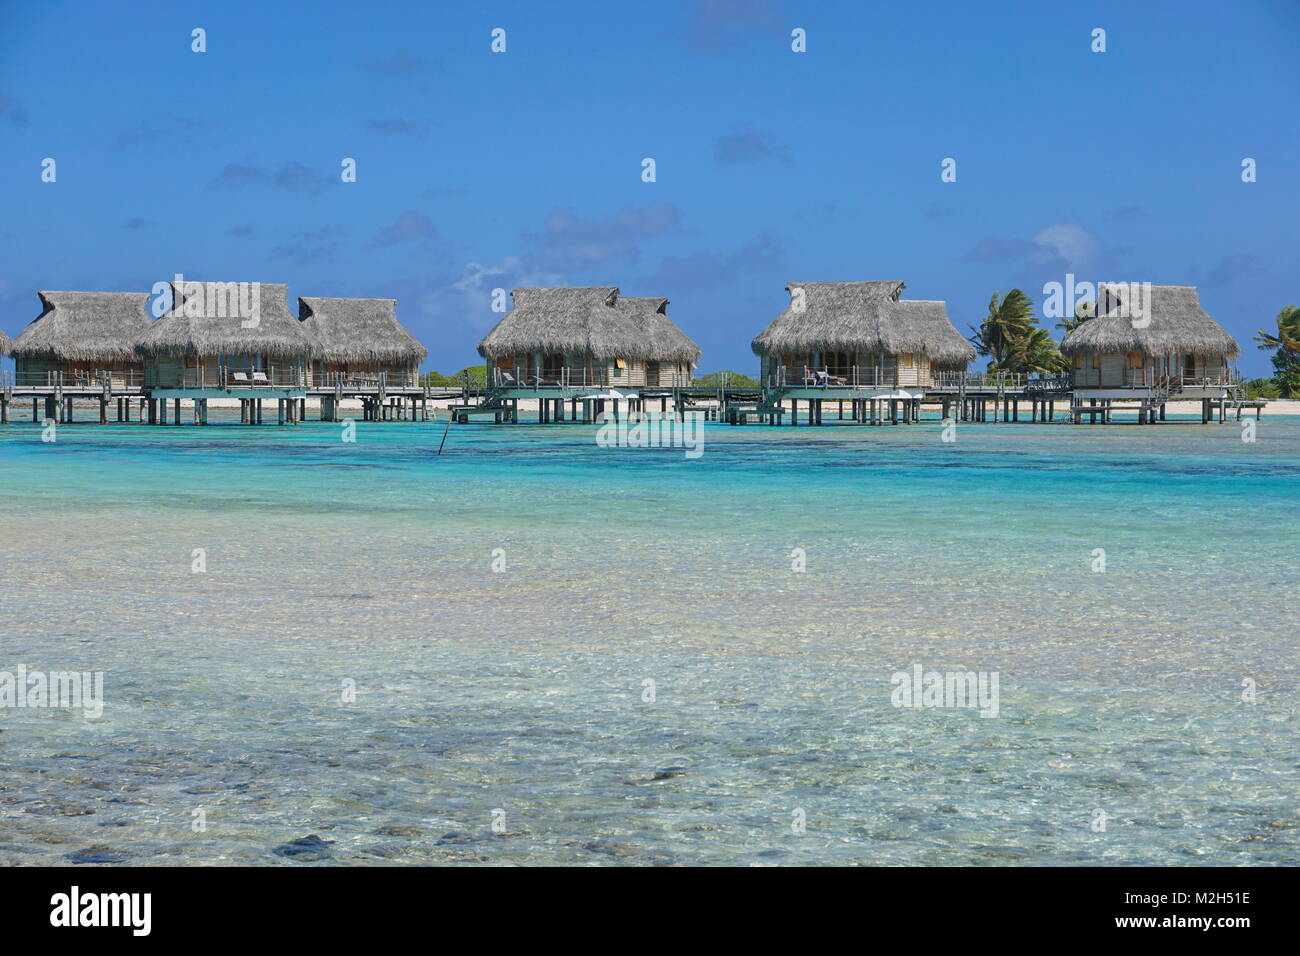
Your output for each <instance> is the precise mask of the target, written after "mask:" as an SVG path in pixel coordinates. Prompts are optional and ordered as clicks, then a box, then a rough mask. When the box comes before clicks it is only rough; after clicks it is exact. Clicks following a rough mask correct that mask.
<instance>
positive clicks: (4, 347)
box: [0, 329, 13, 356]
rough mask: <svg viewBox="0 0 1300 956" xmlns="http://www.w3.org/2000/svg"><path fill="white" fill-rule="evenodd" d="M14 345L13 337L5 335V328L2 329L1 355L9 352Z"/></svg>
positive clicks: (0, 337) (0, 338) (0, 336)
mask: <svg viewBox="0 0 1300 956" xmlns="http://www.w3.org/2000/svg"><path fill="white" fill-rule="evenodd" d="M12 345H13V339H11V338H9V336H7V335H5V333H4V330H3V329H0V356H5V355H8V354H9V349H10V347H11V346H12Z"/></svg>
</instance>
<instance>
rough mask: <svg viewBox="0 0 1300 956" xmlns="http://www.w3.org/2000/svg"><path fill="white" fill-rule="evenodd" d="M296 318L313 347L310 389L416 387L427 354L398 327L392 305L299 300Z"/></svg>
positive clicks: (378, 301) (385, 302)
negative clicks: (314, 349)
mask: <svg viewBox="0 0 1300 956" xmlns="http://www.w3.org/2000/svg"><path fill="white" fill-rule="evenodd" d="M298 318H299V319H300V320H301V321H302V324H303V327H304V329H306V330H307V333H308V335H309V336H310V337H311V338H312V339H313V340H314V341H315V343H316V349H317V351H316V354H315V355H314V356H313V359H312V376H311V378H312V387H313V388H328V387H331V386H333V385H335V384H338V385H342V386H345V387H346V386H357V385H369V384H376V385H377V384H379V383H380V382H381V381H382V383H383V384H384V385H385V386H386V387H388V388H413V387H415V386H417V385H419V378H420V363H421V362H423V361H424V360H425V358H427V357H428V354H429V351H428V349H426V348H425V347H424V346H423V345H421V344H420V343H419V342H417V341H416V340H415V338H414V337H413V336H412V335H411V333H410V332H408V331H406V329H405V328H403V327H402V325H401V323H399V322H398V321H397V300H396V299H325V298H305V297H304V298H300V299H299V300H298Z"/></svg>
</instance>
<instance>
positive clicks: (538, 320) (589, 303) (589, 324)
mask: <svg viewBox="0 0 1300 956" xmlns="http://www.w3.org/2000/svg"><path fill="white" fill-rule="evenodd" d="M511 296H512V297H513V299H514V308H512V309H511V310H510V311H509V312H507V313H506V314H505V316H504V317H503V318H502V319H501V321H500V322H498V323H497V324H496V326H494V327H493V329H492V330H491V331H490V332H488V334H487V335H485V336H484V337H483V341H481V342H480V343H479V345H478V352H479V354H480V355H482V356H483V357H484V358H487V359H493V358H498V357H501V356H510V355H520V354H528V353H531V352H545V353H553V354H565V355H590V356H592V357H593V358H598V359H611V358H626V359H637V360H643V361H661V362H671V361H694V359H693V358H690V357H689V356H690V355H692V354H694V355H695V356H696V357H698V354H699V350H698V349H697V348H695V343H694V342H691V341H690V340H689V339H686V337H685V335H681V330H680V329H677V328H676V326H675V325H673V324H672V320H671V319H669V318H668V316H667V314H666V313H662V312H661V310H662V309H663V308H664V307H666V306H667V301H668V300H667V299H663V298H655V299H649V300H645V301H644V302H643V301H642V300H639V299H631V300H628V301H629V302H631V303H632V304H631V305H629V306H619V305H618V303H619V302H621V301H623V300H621V299H620V298H619V289H618V286H561V287H522V288H517V289H513V290H511ZM649 303H653V306H651V305H650V304H649ZM656 314H662V318H661V319H651V316H653V315H656ZM665 323H667V324H666V325H665ZM669 326H671V327H672V328H671V329H670V328H669ZM673 330H676V333H677V334H676V335H674V334H673ZM677 335H681V339H685V341H686V343H689V344H684V343H683V342H682V341H681V339H678V338H677ZM679 357H680V358H679Z"/></svg>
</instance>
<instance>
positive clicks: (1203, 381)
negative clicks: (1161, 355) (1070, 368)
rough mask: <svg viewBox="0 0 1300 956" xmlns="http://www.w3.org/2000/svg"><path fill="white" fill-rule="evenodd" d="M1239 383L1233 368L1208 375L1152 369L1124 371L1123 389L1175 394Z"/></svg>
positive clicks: (1238, 375)
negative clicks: (1182, 391) (1185, 390)
mask: <svg viewBox="0 0 1300 956" xmlns="http://www.w3.org/2000/svg"><path fill="white" fill-rule="evenodd" d="M1241 381H1242V379H1241V373H1239V372H1238V371H1237V370H1236V369H1235V368H1229V369H1224V370H1222V371H1216V372H1211V373H1210V374H1208V375H1182V374H1174V375H1171V374H1166V373H1162V372H1158V371H1157V370H1156V369H1153V368H1126V369H1125V370H1124V387H1126V388H1159V389H1163V390H1165V391H1168V392H1176V391H1180V390H1182V389H1184V388H1230V387H1232V386H1235V385H1240V384H1241ZM1101 387H1104V386H1101Z"/></svg>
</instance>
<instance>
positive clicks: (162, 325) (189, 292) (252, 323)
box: [135, 280, 316, 358]
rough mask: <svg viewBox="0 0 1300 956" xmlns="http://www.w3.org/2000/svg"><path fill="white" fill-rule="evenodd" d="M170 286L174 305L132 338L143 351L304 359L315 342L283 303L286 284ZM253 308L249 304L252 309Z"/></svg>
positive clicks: (157, 353) (213, 283)
mask: <svg viewBox="0 0 1300 956" xmlns="http://www.w3.org/2000/svg"><path fill="white" fill-rule="evenodd" d="M177 285H178V283H174V282H173V283H171V286H172V296H173V299H172V307H171V309H169V310H168V311H167V312H166V313H165V314H164V315H163V316H162V318H160V319H159V320H158V321H157V322H154V323H153V324H152V325H151V326H150V327H149V328H148V329H146V330H145V331H144V333H143V334H142V335H140V337H139V338H138V339H137V340H136V343H135V346H136V351H137V352H139V353H141V354H144V355H154V354H156V355H168V356H183V355H238V354H252V355H266V356H269V357H271V358H304V357H306V356H308V355H310V354H311V353H313V352H314V351H316V346H315V343H314V341H313V339H312V337H311V335H310V334H308V332H307V330H306V329H304V328H303V327H302V323H301V322H299V321H298V320H297V319H296V318H294V316H293V315H292V313H290V312H289V307H288V305H287V304H286V299H287V296H288V291H289V289H288V286H286V285H284V284H281V283H271V282H247V283H236V282H224V283H222V282H193V281H189V280H186V281H185V282H184V283H180V285H182V286H183V288H182V289H178V288H177ZM250 307H251V308H250Z"/></svg>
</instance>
